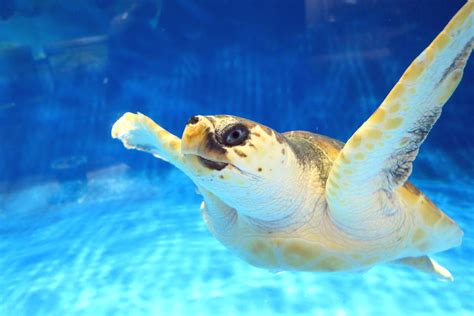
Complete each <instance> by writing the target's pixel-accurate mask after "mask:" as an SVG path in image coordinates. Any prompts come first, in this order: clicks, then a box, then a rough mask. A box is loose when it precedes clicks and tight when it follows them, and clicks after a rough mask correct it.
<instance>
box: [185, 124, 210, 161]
mask: <svg viewBox="0 0 474 316" xmlns="http://www.w3.org/2000/svg"><path fill="white" fill-rule="evenodd" d="M211 130H213V126H212V124H211V122H209V120H207V119H206V118H205V117H203V116H193V117H191V118H190V119H189V120H188V123H187V124H186V128H185V129H184V132H183V137H182V138H181V152H182V153H183V154H185V155H201V154H202V153H203V151H204V149H205V148H204V146H205V144H206V139H207V137H208V134H209V132H210V131H211Z"/></svg>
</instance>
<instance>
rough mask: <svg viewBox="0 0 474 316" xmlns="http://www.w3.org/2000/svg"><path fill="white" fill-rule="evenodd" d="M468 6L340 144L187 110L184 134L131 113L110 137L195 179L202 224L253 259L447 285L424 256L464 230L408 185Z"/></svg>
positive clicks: (455, 61)
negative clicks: (405, 275) (391, 270)
mask: <svg viewBox="0 0 474 316" xmlns="http://www.w3.org/2000/svg"><path fill="white" fill-rule="evenodd" d="M473 11H474V0H469V1H468V2H467V3H466V4H465V5H464V6H463V7H462V8H461V9H460V10H459V12H458V13H457V14H456V15H455V16H454V17H453V18H452V20H451V21H450V22H449V24H448V25H447V26H446V27H445V29H444V30H443V31H442V32H441V33H440V34H439V35H438V36H437V37H436V39H435V40H434V41H433V42H432V43H431V45H429V46H428V48H426V49H425V50H424V51H423V52H422V53H421V54H420V55H419V56H418V57H417V58H416V59H415V60H414V61H413V63H412V64H411V65H410V66H409V67H408V69H407V70H406V71H405V73H404V74H403V76H402V77H401V79H400V81H399V82H398V83H397V84H396V85H395V87H394V88H393V90H392V91H391V92H390V93H389V94H388V96H387V97H386V98H385V100H384V101H383V102H382V104H381V105H380V106H379V108H378V109H377V110H376V111H375V112H374V113H373V114H372V115H371V116H370V118H369V119H368V120H367V121H366V122H365V123H364V124H362V126H361V127H360V128H359V129H358V130H357V131H356V132H355V133H354V134H353V135H352V137H351V138H350V139H349V140H348V141H347V143H346V144H343V143H341V142H339V141H336V140H334V139H331V138H329V137H326V136H322V135H317V134H312V133H309V132H301V131H294V132H287V133H283V134H279V133H278V132H276V131H274V130H272V129H270V128H268V127H266V126H264V125H262V124H258V123H255V122H252V121H249V120H246V119H242V118H238V117H235V116H230V115H215V116H193V117H192V118H190V119H189V121H188V122H187V124H186V127H185V130H184V133H183V136H182V138H181V139H180V138H178V137H176V136H174V135H172V134H171V133H169V132H167V131H166V130H164V129H163V128H161V127H160V126H158V125H157V124H156V123H154V122H153V121H152V120H151V119H150V118H148V117H147V116H145V115H142V114H132V113H126V114H124V115H123V116H122V117H121V118H120V119H119V120H118V121H117V122H116V123H115V124H114V126H113V128H112V137H114V138H118V139H120V140H121V141H122V142H123V144H124V146H125V147H127V148H133V149H138V150H142V151H145V152H148V153H151V154H153V155H154V156H155V157H158V158H161V159H164V160H166V161H169V162H170V163H171V164H173V165H175V166H176V167H177V168H179V169H180V170H181V171H183V172H184V173H185V174H186V175H187V176H188V177H190V178H191V180H192V181H193V182H194V183H195V184H196V186H197V188H198V190H199V191H200V193H201V194H202V196H203V199H204V202H203V203H202V205H201V211H202V216H203V217H204V220H205V222H206V224H207V226H208V228H209V230H210V231H211V232H212V234H213V235H214V236H215V237H216V238H217V239H218V240H219V241H220V242H222V244H224V245H225V246H226V247H227V248H229V249H231V250H232V251H233V252H235V253H236V254H237V255H238V256H239V257H241V258H243V259H244V260H246V261H247V262H249V263H251V264H253V265H255V266H258V267H263V268H267V269H270V270H277V271H282V270H299V271H350V270H352V271H354V270H366V269H368V268H370V267H372V266H374V265H376V264H379V263H388V262H396V263H402V264H406V265H409V266H412V267H415V268H418V269H420V270H424V271H428V272H432V273H435V274H437V275H438V276H440V277H443V278H445V279H449V280H452V276H451V274H450V273H449V271H448V270H447V269H445V268H444V267H442V266H441V265H439V264H438V263H436V262H435V261H434V260H433V259H431V258H430V257H428V255H430V254H433V253H437V252H440V251H444V250H447V249H450V248H452V247H456V246H458V245H460V243H461V239H462V235H463V233H462V231H461V229H460V228H459V227H458V225H457V224H456V223H455V222H454V221H453V220H452V219H450V218H449V217H448V216H446V215H445V214H444V213H443V212H442V211H441V210H439V209H438V208H437V207H436V206H435V205H434V204H433V203H432V202H431V201H430V200H429V199H428V198H427V197H426V196H425V195H424V194H423V193H421V192H420V191H419V190H418V189H417V188H415V186H413V185H412V184H410V183H409V182H407V181H406V180H407V178H408V176H409V175H410V173H411V170H412V162H413V160H414V159H415V157H416V155H417V153H418V150H419V147H420V145H421V143H422V142H423V141H424V139H425V138H426V136H427V134H428V132H429V131H430V129H431V127H432V126H433V125H434V123H435V122H436V120H437V119H438V117H439V116H440V113H441V108H442V106H443V105H444V104H445V102H446V101H447V100H448V98H449V97H450V96H451V94H452V93H453V92H454V90H455V89H456V87H457V85H458V84H459V82H460V80H461V77H462V74H463V69H464V67H465V65H466V62H467V60H468V58H469V55H470V53H471V51H472V49H473V46H474V26H473V20H474V14H473Z"/></svg>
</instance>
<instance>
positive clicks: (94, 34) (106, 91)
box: [0, 0, 474, 316]
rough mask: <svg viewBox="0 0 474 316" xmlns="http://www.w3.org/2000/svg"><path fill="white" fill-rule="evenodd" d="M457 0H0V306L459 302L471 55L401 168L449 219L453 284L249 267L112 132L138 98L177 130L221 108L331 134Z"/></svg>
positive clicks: (399, 310) (425, 307) (393, 270)
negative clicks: (457, 241) (453, 232)
mask: <svg viewBox="0 0 474 316" xmlns="http://www.w3.org/2000/svg"><path fill="white" fill-rule="evenodd" d="M463 2H464V1H450V2H449V4H447V3H446V1H441V0H440V1H428V0H423V1H416V2H415V1H408V0H407V1H390V2H389V1H371V2H360V1H353V0H350V1H334V2H330V1H316V0H315V1H306V2H305V1H290V0H287V1H284V0H278V1H277V0H274V1H259V2H255V1H250V0H248V1H222V2H221V1H183V0H180V1H164V2H163V3H161V4H162V5H161V6H160V5H159V4H160V2H159V1H132V0H120V1H114V2H112V1H105V0H97V1H93V0H91V1H71V2H69V1H68V2H66V1H59V0H58V1H55V0H50V1H44V2H41V4H40V3H39V2H33V1H4V2H0V315H1V316H4V315H5V316H17V315H18V316H22V315H25V316H26V315H28V316H30V315H48V316H49V315H275V314H278V315H415V314H420V315H424V314H430V315H469V314H471V313H472V311H473V310H474V294H473V293H474V231H473V229H472V226H473V223H474V160H473V159H472V157H473V155H474V141H473V139H474V129H473V128H472V123H471V121H472V118H473V117H474V106H473V103H474V89H472V87H473V86H474V67H473V61H472V60H471V61H470V63H469V64H468V66H467V68H466V71H465V75H464V79H463V81H462V82H461V84H460V86H459V87H458V89H457V91H456V92H455V94H454V95H453V97H452V98H451V99H450V101H449V103H448V104H447V105H446V107H445V108H444V110H443V115H442V117H441V119H440V120H439V122H438V123H437V124H436V126H435V128H434V129H433V131H432V132H431V133H430V135H429V137H428V139H427V141H426V142H425V144H424V145H423V147H422V150H421V153H420V155H419V156H418V158H417V160H416V163H415V168H414V173H413V176H412V181H413V182H414V183H415V184H416V185H417V186H418V187H419V188H420V189H422V190H423V191H424V192H425V193H426V194H427V195H428V196H430V198H432V200H433V201H434V202H435V203H436V204H437V205H438V206H439V207H440V208H441V209H443V210H444V211H445V212H446V213H447V214H448V215H449V216H451V217H452V218H454V219H455V220H456V221H457V222H458V223H459V225H460V226H461V227H462V228H463V230H464V232H465V237H464V242H463V244H462V246H461V247H459V248H456V249H452V250H450V251H447V252H444V253H440V254H437V255H435V256H434V258H435V259H436V260H438V261H439V262H440V263H441V264H442V265H444V266H446V267H447V268H448V269H449V270H450V271H451V272H452V274H453V276H454V278H455V282H453V283H449V282H442V281H439V280H437V279H435V278H433V277H432V276H430V275H426V274H423V273H420V272H417V271H414V270H411V269H408V268H404V267H400V266H377V267H375V268H373V269H371V270H370V271H368V272H366V273H343V274H315V273H297V272H283V273H278V274H275V273H271V272H268V271H265V270H261V269H257V268H254V267H252V266H250V265H248V264H247V263H245V262H243V261H241V260H240V259H238V258H237V257H235V256H233V255H232V254H231V253H229V252H228V251H227V250H226V249H225V248H224V247H223V246H222V245H220V244H219V243H218V242H217V241H216V240H215V239H214V238H213V237H212V236H211V235H210V233H209V232H208V231H207V229H206V227H205V225H204V223H203V221H202V220H201V218H200V214H199V205H200V202H201V199H200V196H199V195H197V194H196V193H195V190H194V186H193V184H192V183H191V182H190V181H189V180H188V179H187V178H186V177H185V176H184V175H182V174H180V173H179V172H178V171H176V170H174V169H172V167H171V166H169V165H167V164H166V163H164V162H161V161H159V160H157V159H154V158H153V157H152V156H149V155H145V154H143V153H140V152H135V151H127V150H125V149H124V148H123V147H122V145H121V144H120V143H119V142H118V141H114V140H112V139H111V138H110V128H111V126H112V124H113V122H114V121H115V120H116V119H117V118H118V117H119V116H120V115H121V114H122V113H123V112H125V111H140V112H142V113H145V114H147V115H149V116H150V117H152V118H154V119H155V120H156V121H157V122H159V123H160V124H162V125H163V126H165V127H166V128H167V129H169V130H171V131H172V132H174V133H176V134H178V135H179V134H180V133H182V130H183V127H184V124H185V122H186V121H187V119H188V118H189V117H190V116H191V115H194V114H217V113H227V114H234V115H238V116H243V117H246V118H249V119H252V120H255V121H258V122H262V123H264V124H266V125H269V126H271V127H273V128H274V129H276V130H278V131H281V132H283V131H287V130H293V129H303V130H309V131H313V132H317V133H322V134H326V135H329V136H332V137H335V138H338V139H341V140H346V139H347V138H348V137H350V135H351V133H352V132H353V131H354V130H355V129H356V128H357V127H358V126H359V125H360V124H361V122H363V120H364V119H366V118H367V117H368V116H369V115H370V113H371V112H372V111H373V110H374V109H375V108H376V107H377V105H378V104H379V103H380V101H381V100H382V99H383V97H384V96H385V95H386V94H387V92H388V91H389V90H390V88H391V87H392V86H393V84H394V83H395V82H396V81H397V80H398V78H399V77H400V75H401V73H402V72H403V70H404V69H405V68H406V66H407V65H408V64H409V63H410V61H411V60H412V59H413V58H414V57H415V56H416V55H417V54H418V53H419V52H421V50H423V48H424V47H426V46H427V45H428V43H429V42H430V41H431V40H432V39H433V38H434V37H435V36H436V34H437V33H438V32H439V31H440V30H441V29H442V28H443V27H444V25H445V24H446V23H447V21H448V20H449V18H450V17H451V16H452V15H453V14H454V13H455V12H456V10H457V9H459V8H460V7H461V5H462V4H463ZM12 3H13V4H14V5H13V6H12V5H11V4H12ZM305 3H306V4H308V5H307V6H305ZM310 3H313V4H315V5H316V6H315V7H313V9H311V6H310V5H309V4H310ZM428 6H429V10H428V11H427V10H426V8H427V7H428ZM314 8H316V9H314Z"/></svg>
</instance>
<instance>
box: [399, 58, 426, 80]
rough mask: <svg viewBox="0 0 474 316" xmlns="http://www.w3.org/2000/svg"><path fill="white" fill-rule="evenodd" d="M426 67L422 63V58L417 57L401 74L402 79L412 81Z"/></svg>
mask: <svg viewBox="0 0 474 316" xmlns="http://www.w3.org/2000/svg"><path fill="white" fill-rule="evenodd" d="M425 69H426V67H425V65H424V60H419V59H418V58H417V59H416V60H415V61H414V62H413V64H411V66H410V67H408V69H407V71H405V73H404V74H403V77H402V78H403V80H406V81H408V82H413V81H415V80H416V79H418V77H420V75H421V74H422V73H423V71H424V70H425Z"/></svg>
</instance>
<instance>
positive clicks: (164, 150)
mask: <svg viewBox="0 0 474 316" xmlns="http://www.w3.org/2000/svg"><path fill="white" fill-rule="evenodd" d="M112 137H113V138H118V139H120V140H121V141H122V143H123V145H124V146H125V147H126V148H128V149H137V150H141V151H145V152H148V153H150V154H152V155H154V156H155V157H157V158H160V159H163V160H166V161H168V162H170V163H172V164H173V165H175V166H176V167H178V168H181V166H182V162H183V158H182V154H181V139H179V138H178V137H176V136H174V135H173V134H171V133H169V132H168V131H166V130H165V129H163V128H162V127H160V126H159V125H158V124H156V123H155V122H153V120H152V119H150V118H149V117H147V116H145V115H143V114H141V113H138V114H133V113H130V112H128V113H125V114H124V115H122V117H121V118H120V119H118V120H117V122H115V123H114V125H113V127H112Z"/></svg>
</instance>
